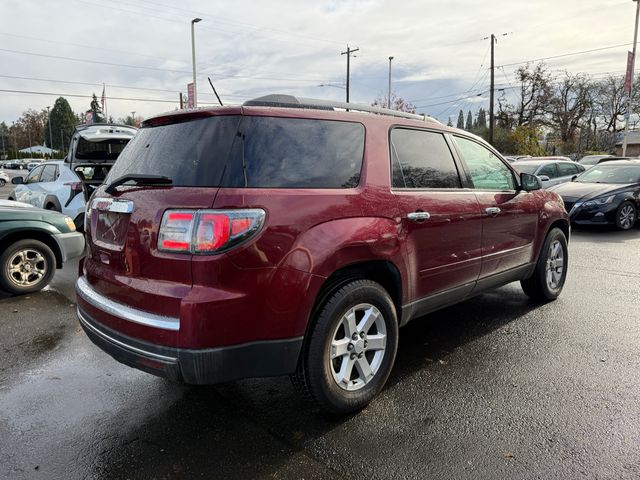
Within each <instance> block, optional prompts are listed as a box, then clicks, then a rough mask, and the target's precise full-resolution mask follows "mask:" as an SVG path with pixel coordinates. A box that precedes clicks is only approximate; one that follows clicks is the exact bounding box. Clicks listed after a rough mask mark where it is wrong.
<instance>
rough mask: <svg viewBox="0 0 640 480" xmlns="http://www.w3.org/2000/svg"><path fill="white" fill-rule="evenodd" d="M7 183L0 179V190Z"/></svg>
mask: <svg viewBox="0 0 640 480" xmlns="http://www.w3.org/2000/svg"><path fill="white" fill-rule="evenodd" d="M6 183H7V181H6V180H5V179H4V178H0V188H2V187H4V186H5V184H6Z"/></svg>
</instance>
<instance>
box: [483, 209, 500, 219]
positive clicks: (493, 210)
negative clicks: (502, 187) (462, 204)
mask: <svg viewBox="0 0 640 480" xmlns="http://www.w3.org/2000/svg"><path fill="white" fill-rule="evenodd" d="M484 211H485V212H487V213H488V214H489V215H491V216H492V217H495V216H496V215H498V214H499V213H500V211H501V210H500V209H499V208H498V207H489V208H486V209H485V210H484Z"/></svg>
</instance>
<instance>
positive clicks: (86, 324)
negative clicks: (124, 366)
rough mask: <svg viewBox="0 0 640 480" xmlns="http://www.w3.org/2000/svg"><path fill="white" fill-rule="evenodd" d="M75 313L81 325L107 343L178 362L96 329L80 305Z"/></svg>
mask: <svg viewBox="0 0 640 480" xmlns="http://www.w3.org/2000/svg"><path fill="white" fill-rule="evenodd" d="M77 313H78V318H79V319H80V322H81V323H82V326H84V327H85V328H88V329H89V330H91V332H93V333H94V334H95V335H97V336H99V337H100V338H102V339H103V340H105V341H107V342H109V343H111V344H113V345H117V346H118V347H120V348H124V349H125V350H128V351H130V352H132V353H135V354H137V355H141V356H143V357H147V358H151V359H153V360H159V361H161V362H166V363H171V364H175V363H178V359H177V358H173V357H166V356H164V355H159V354H157V353H153V352H148V351H146V350H142V349H140V348H137V347H134V346H132V345H129V344H128V343H124V342H121V341H120V340H116V339H115V338H113V337H112V336H110V335H107V334H106V333H104V332H103V331H101V330H98V329H97V328H96V327H94V326H93V325H91V323H90V322H89V321H88V320H87V319H86V318H85V317H84V315H83V314H82V311H81V310H80V307H78V308H77Z"/></svg>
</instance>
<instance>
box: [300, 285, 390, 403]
mask: <svg viewBox="0 0 640 480" xmlns="http://www.w3.org/2000/svg"><path fill="white" fill-rule="evenodd" d="M314 320H315V321H314ZM312 321H314V323H313V325H311V327H310V330H309V332H308V334H307V335H308V336H307V339H306V341H305V345H304V347H303V350H302V353H301V358H300V360H299V362H298V368H297V370H296V372H295V374H293V375H292V376H291V380H292V383H293V384H294V386H295V387H296V388H297V389H298V390H299V391H300V392H301V393H302V394H303V396H304V397H305V398H307V399H308V400H311V401H312V402H313V403H314V404H316V405H317V406H319V407H321V408H322V409H324V410H326V411H328V412H331V413H336V414H344V413H350V412H354V411H357V410H360V409H361V408H364V407H365V406H366V405H368V404H369V402H371V400H372V399H373V398H374V397H375V396H376V395H377V394H378V393H379V392H380V391H381V390H382V388H383V387H384V385H385V383H386V381H387V379H388V377H389V373H390V372H391V369H392V368H393V363H394V361H395V357H396V351H397V349H398V319H397V315H396V309H395V306H394V304H393V301H392V300H391V297H390V296H389V294H388V293H387V291H386V290H385V289H384V288H383V287H382V286H380V285H379V284H378V283H376V282H373V281H370V280H355V281H352V282H350V283H347V284H346V285H344V286H342V287H341V288H340V289H338V290H337V291H335V292H334V293H333V294H332V295H330V296H329V298H328V299H327V301H326V302H325V303H324V304H323V305H322V306H321V307H320V309H319V310H318V313H317V315H316V316H315V319H312Z"/></svg>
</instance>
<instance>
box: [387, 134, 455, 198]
mask: <svg viewBox="0 0 640 480" xmlns="http://www.w3.org/2000/svg"><path fill="white" fill-rule="evenodd" d="M391 159H392V177H393V179H392V181H393V186H394V187H396V188H459V187H460V186H461V185H460V176H459V175H458V170H457V168H456V165H455V163H454V160H453V156H452V155H451V151H450V150H449V146H448V145H447V142H446V141H445V139H444V136H443V135H442V134H440V133H434V132H425V131H421V130H409V129H404V128H395V129H393V130H392V131H391Z"/></svg>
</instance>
